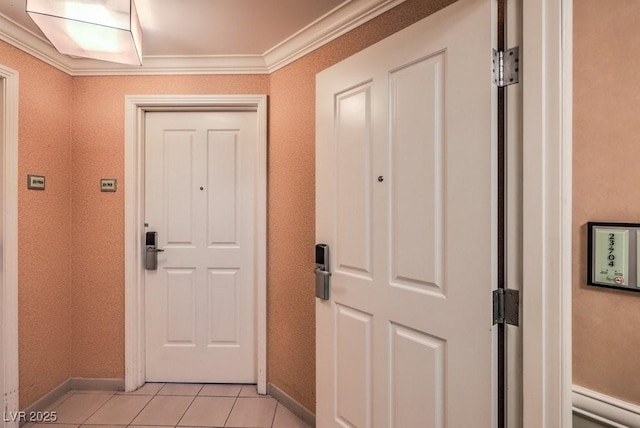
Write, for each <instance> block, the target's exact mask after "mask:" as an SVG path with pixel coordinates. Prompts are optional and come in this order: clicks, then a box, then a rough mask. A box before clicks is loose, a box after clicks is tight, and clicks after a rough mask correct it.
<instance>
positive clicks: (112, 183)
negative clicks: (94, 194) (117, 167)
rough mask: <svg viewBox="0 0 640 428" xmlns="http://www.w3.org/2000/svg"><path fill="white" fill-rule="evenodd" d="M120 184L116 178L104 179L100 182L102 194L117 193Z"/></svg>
mask: <svg viewBox="0 0 640 428" xmlns="http://www.w3.org/2000/svg"><path fill="white" fill-rule="evenodd" d="M117 187H118V183H117V181H116V179H115V178H103V179H102V180H100V191H101V192H115V191H116V190H117Z"/></svg>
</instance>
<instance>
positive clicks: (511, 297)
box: [493, 288, 520, 326]
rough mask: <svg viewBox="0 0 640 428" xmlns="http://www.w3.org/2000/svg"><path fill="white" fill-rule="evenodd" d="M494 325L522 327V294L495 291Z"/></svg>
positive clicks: (514, 291) (515, 291)
mask: <svg viewBox="0 0 640 428" xmlns="http://www.w3.org/2000/svg"><path fill="white" fill-rule="evenodd" d="M493 324H509V325H515V326H518V325H520V292H519V291H518V290H505V289H504V288H498V289H497V290H493Z"/></svg>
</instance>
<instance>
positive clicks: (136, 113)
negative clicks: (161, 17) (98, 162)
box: [124, 95, 267, 394]
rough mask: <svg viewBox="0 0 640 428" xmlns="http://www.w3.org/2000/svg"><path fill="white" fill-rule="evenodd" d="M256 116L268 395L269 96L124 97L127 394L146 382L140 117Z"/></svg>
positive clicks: (259, 325) (261, 381)
mask: <svg viewBox="0 0 640 428" xmlns="http://www.w3.org/2000/svg"><path fill="white" fill-rule="evenodd" d="M229 109H243V110H252V111H256V112H257V116H258V140H259V141H258V153H257V168H258V170H257V172H256V194H257V200H256V248H257V250H256V284H257V294H256V296H257V305H256V319H257V321H256V329H257V330H256V336H257V344H256V345H257V356H256V357H257V367H258V373H257V378H258V392H259V393H261V394H266V391H267V376H266V369H267V274H266V272H267V269H266V264H267V263H266V260H267V96H266V95H129V96H126V97H125V155H124V158H125V180H124V189H125V227H124V229H125V232H124V238H125V243H124V254H125V271H124V272H125V389H126V390H127V391H133V390H135V389H136V388H138V387H139V386H141V385H142V384H143V383H144V382H145V358H144V348H145V347H144V337H145V336H144V331H145V330H144V267H143V262H142V253H143V248H142V242H143V240H142V236H143V234H144V112H145V111H154V110H155V111H158V110H164V111H180V110H191V111H193V110H198V111H216V110H229Z"/></svg>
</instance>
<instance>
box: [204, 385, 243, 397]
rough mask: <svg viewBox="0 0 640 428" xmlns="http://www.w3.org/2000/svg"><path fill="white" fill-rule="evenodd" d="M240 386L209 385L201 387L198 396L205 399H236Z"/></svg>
mask: <svg viewBox="0 0 640 428" xmlns="http://www.w3.org/2000/svg"><path fill="white" fill-rule="evenodd" d="M241 389H242V385H229V384H221V383H220V384H209V385H205V386H203V387H202V389H201V390H200V392H199V393H198V395H200V396H205V397H237V396H238V394H239V393H240V390H241Z"/></svg>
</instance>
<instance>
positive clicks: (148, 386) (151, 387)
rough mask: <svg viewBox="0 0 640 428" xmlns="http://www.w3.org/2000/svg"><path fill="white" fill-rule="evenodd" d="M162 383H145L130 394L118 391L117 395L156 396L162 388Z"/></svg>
mask: <svg viewBox="0 0 640 428" xmlns="http://www.w3.org/2000/svg"><path fill="white" fill-rule="evenodd" d="M164 385H165V384H164V383H145V384H144V385H142V386H141V387H140V388H138V389H136V390H135V391H131V392H124V391H119V392H118V394H119V395H156V394H157V393H158V391H160V389H162V387H163V386H164Z"/></svg>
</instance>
